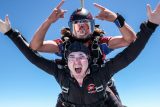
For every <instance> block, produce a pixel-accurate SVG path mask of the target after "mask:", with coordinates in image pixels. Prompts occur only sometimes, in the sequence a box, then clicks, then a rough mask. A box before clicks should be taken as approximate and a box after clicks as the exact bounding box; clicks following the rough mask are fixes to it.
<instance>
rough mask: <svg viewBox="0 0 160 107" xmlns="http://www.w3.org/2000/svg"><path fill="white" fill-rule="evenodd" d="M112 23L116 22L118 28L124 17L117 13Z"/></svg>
mask: <svg viewBox="0 0 160 107" xmlns="http://www.w3.org/2000/svg"><path fill="white" fill-rule="evenodd" d="M114 23H115V24H116V26H117V27H118V28H121V27H123V26H124V24H125V19H124V18H123V16H122V15H120V14H119V13H117V18H116V19H115V20H114Z"/></svg>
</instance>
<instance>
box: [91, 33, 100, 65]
mask: <svg viewBox="0 0 160 107" xmlns="http://www.w3.org/2000/svg"><path fill="white" fill-rule="evenodd" d="M99 39H100V36H95V38H94V40H93V42H92V45H91V50H92V58H93V65H94V66H96V67H97V66H98V60H100V59H102V51H101V49H100V46H99Z"/></svg>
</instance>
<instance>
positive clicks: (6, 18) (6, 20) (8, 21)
mask: <svg viewBox="0 0 160 107" xmlns="http://www.w3.org/2000/svg"><path fill="white" fill-rule="evenodd" d="M5 22H6V23H7V24H8V25H10V20H9V16H8V15H6V17H5Z"/></svg>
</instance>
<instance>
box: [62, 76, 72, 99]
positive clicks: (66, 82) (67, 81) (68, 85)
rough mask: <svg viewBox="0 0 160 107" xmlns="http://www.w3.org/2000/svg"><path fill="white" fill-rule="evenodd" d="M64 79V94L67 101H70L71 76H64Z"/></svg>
mask: <svg viewBox="0 0 160 107" xmlns="http://www.w3.org/2000/svg"><path fill="white" fill-rule="evenodd" d="M62 81H63V83H62V84H61V89H62V96H63V98H64V99H65V101H68V96H69V87H70V81H69V78H67V79H65V78H63V80H62Z"/></svg>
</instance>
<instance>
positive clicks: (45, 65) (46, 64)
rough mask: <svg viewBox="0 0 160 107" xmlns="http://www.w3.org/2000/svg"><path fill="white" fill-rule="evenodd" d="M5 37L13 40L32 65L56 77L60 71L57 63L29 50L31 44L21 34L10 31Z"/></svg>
mask: <svg viewBox="0 0 160 107" xmlns="http://www.w3.org/2000/svg"><path fill="white" fill-rule="evenodd" d="M5 35H7V36H8V37H9V38H10V39H11V40H12V42H14V44H15V45H16V46H17V47H18V49H19V50H20V51H21V52H22V53H23V55H24V56H25V57H26V58H27V59H28V60H29V61H30V62H31V63H32V64H34V65H36V66H37V67H38V68H40V69H42V70H44V71H45V72H47V73H48V74H51V75H56V72H57V70H58V69H57V65H56V63H55V62H54V61H53V60H48V59H45V58H44V57H42V56H41V55H40V54H38V52H36V51H33V50H32V49H31V48H29V47H28V46H29V44H28V43H27V41H26V40H25V38H24V37H23V36H22V35H21V34H20V33H19V32H17V31H15V30H12V29H10V30H9V31H8V32H7V33H5Z"/></svg>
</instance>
